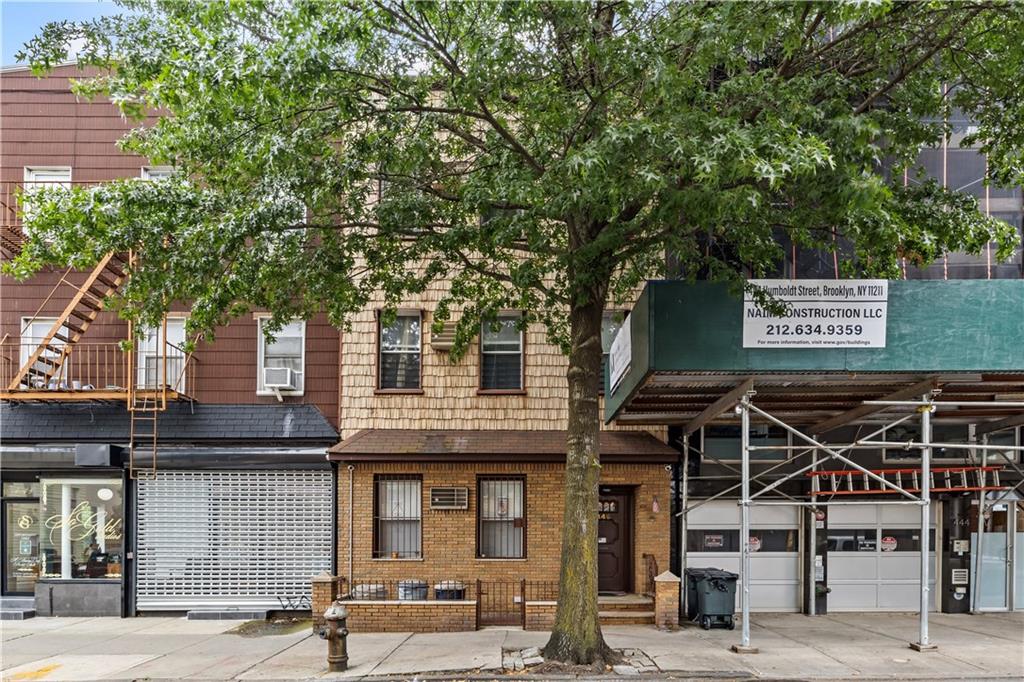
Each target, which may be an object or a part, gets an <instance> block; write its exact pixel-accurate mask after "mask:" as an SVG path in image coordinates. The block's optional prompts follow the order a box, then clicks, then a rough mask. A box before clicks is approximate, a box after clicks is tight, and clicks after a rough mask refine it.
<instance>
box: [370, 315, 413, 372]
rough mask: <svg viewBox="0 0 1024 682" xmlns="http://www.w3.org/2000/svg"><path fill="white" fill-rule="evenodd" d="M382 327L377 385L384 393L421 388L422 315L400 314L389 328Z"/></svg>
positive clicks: (387, 326)
mask: <svg viewBox="0 0 1024 682" xmlns="http://www.w3.org/2000/svg"><path fill="white" fill-rule="evenodd" d="M379 325H380V337H379V338H380V357H379V362H378V365H379V368H380V369H379V375H378V377H377V385H378V387H379V388H380V389H381V390H382V391H387V390H398V391H402V390H406V391H408V390H418V389H419V388H420V339H421V328H422V319H421V317H420V314H419V313H400V314H399V315H398V316H397V317H395V319H394V321H393V322H391V323H390V324H384V322H383V321H381V322H380V323H379Z"/></svg>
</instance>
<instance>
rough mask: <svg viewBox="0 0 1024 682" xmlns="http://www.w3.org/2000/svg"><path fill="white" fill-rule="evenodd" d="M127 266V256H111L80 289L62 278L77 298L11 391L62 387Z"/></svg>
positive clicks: (29, 361) (41, 344) (43, 342)
mask: <svg viewBox="0 0 1024 682" xmlns="http://www.w3.org/2000/svg"><path fill="white" fill-rule="evenodd" d="M126 264H127V259H126V258H125V257H123V256H121V255H119V254H114V253H109V254H107V255H106V256H104V257H103V258H102V259H101V260H100V262H99V263H97V264H96V267H95V268H93V271H92V272H91V273H90V274H89V276H88V277H87V278H86V280H85V282H84V283H83V284H82V285H81V286H80V287H79V286H75V285H74V284H71V282H69V281H68V280H67V277H66V276H65V277H62V278H61V283H64V284H68V285H69V286H72V287H73V288H74V289H75V295H74V296H72V298H71V300H70V301H69V302H68V304H67V306H66V307H65V308H64V312H62V313H61V314H60V316H59V317H58V318H57V321H56V322H55V323H54V325H53V326H52V327H51V328H50V331H49V332H47V334H46V336H44V337H43V339H42V340H41V341H40V343H39V345H38V346H37V347H36V348H35V349H34V350H33V351H32V353H31V355H30V356H29V357H28V359H27V360H26V361H25V362H24V364H22V366H21V368H20V369H19V370H18V372H17V373H16V374H15V376H14V378H13V379H12V380H11V382H10V385H8V387H7V390H9V391H15V390H18V389H22V388H46V387H48V386H51V385H52V384H53V383H54V382H56V383H58V384H59V382H60V377H61V369H62V368H63V367H64V365H65V363H66V362H67V360H68V357H69V356H70V355H71V351H72V350H74V347H75V344H76V343H78V341H79V340H80V339H81V338H82V336H83V335H84V334H85V332H86V331H87V330H88V329H89V327H90V325H92V323H93V322H94V321H95V320H96V316H97V315H98V314H99V312H100V310H102V309H103V300H104V299H105V298H106V297H107V296H109V295H110V294H112V293H114V292H115V291H117V289H118V288H119V287H120V286H121V283H122V282H124V280H125V269H124V268H125V265H126ZM58 286H59V285H58ZM58 342H59V343H58Z"/></svg>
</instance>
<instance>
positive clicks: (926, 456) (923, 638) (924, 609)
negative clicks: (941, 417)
mask: <svg viewBox="0 0 1024 682" xmlns="http://www.w3.org/2000/svg"><path fill="white" fill-rule="evenodd" d="M928 398H929V396H927V395H926V396H924V398H923V400H925V401H927V400H928ZM932 409H933V408H932V406H931V405H930V404H927V403H926V404H924V405H923V406H922V407H921V408H920V411H921V438H922V440H923V441H924V442H925V444H929V443H930V442H931V439H932ZM931 456H932V449H931V446H930V445H928V447H925V448H924V449H922V450H921V493H920V495H921V613H920V636H919V638H918V641H917V646H916V647H914V648H915V649H917V650H918V651H923V650H925V649H934V648H935V647H934V645H932V644H929V642H928V605H929V601H930V600H929V596H930V595H931V590H930V589H928V572H929V568H930V567H929V566H928V551H929V550H928V545H929V539H930V538H929V536H928V525H929V521H931V476H930V475H929V468H930V466H931Z"/></svg>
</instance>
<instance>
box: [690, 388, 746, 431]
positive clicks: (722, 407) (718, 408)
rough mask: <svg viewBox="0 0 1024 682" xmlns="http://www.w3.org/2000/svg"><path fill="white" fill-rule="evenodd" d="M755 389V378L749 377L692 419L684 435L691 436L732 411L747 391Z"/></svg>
mask: <svg viewBox="0 0 1024 682" xmlns="http://www.w3.org/2000/svg"><path fill="white" fill-rule="evenodd" d="M753 387H754V378H753V377H747V378H746V379H744V380H743V381H741V382H740V383H739V384H737V385H736V386H735V388H733V389H732V390H731V391H729V392H728V393H726V394H725V395H723V396H722V397H721V398H719V399H718V400H716V401H715V402H713V403H711V404H710V405H708V406H707V407H706V408H704V411H703V412H701V413H700V414H698V415H697V416H696V417H694V418H693V419H691V420H690V421H689V422H688V423H687V424H686V426H684V427H683V433H685V434H687V435H689V434H691V433H693V432H694V431H696V430H697V429H699V428H700V427H702V426H704V425H705V424H707V423H708V422H710V421H711V420H712V419H714V418H715V417H717V416H718V415H720V414H722V413H723V412H725V411H726V410H728V409H730V408H732V407H733V405H735V404H736V403H738V402H739V400H740V398H742V397H743V396H744V395H745V394H746V393H747V391H749V390H750V389H752V388H753Z"/></svg>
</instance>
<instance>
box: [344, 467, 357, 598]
mask: <svg viewBox="0 0 1024 682" xmlns="http://www.w3.org/2000/svg"><path fill="white" fill-rule="evenodd" d="M346 468H347V469H348V586H349V589H350V590H351V589H352V578H353V574H352V551H353V546H354V544H355V528H354V527H353V525H352V524H353V520H354V511H353V510H354V508H355V499H354V495H355V490H356V468H355V466H353V465H352V464H349V465H348V467H346Z"/></svg>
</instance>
